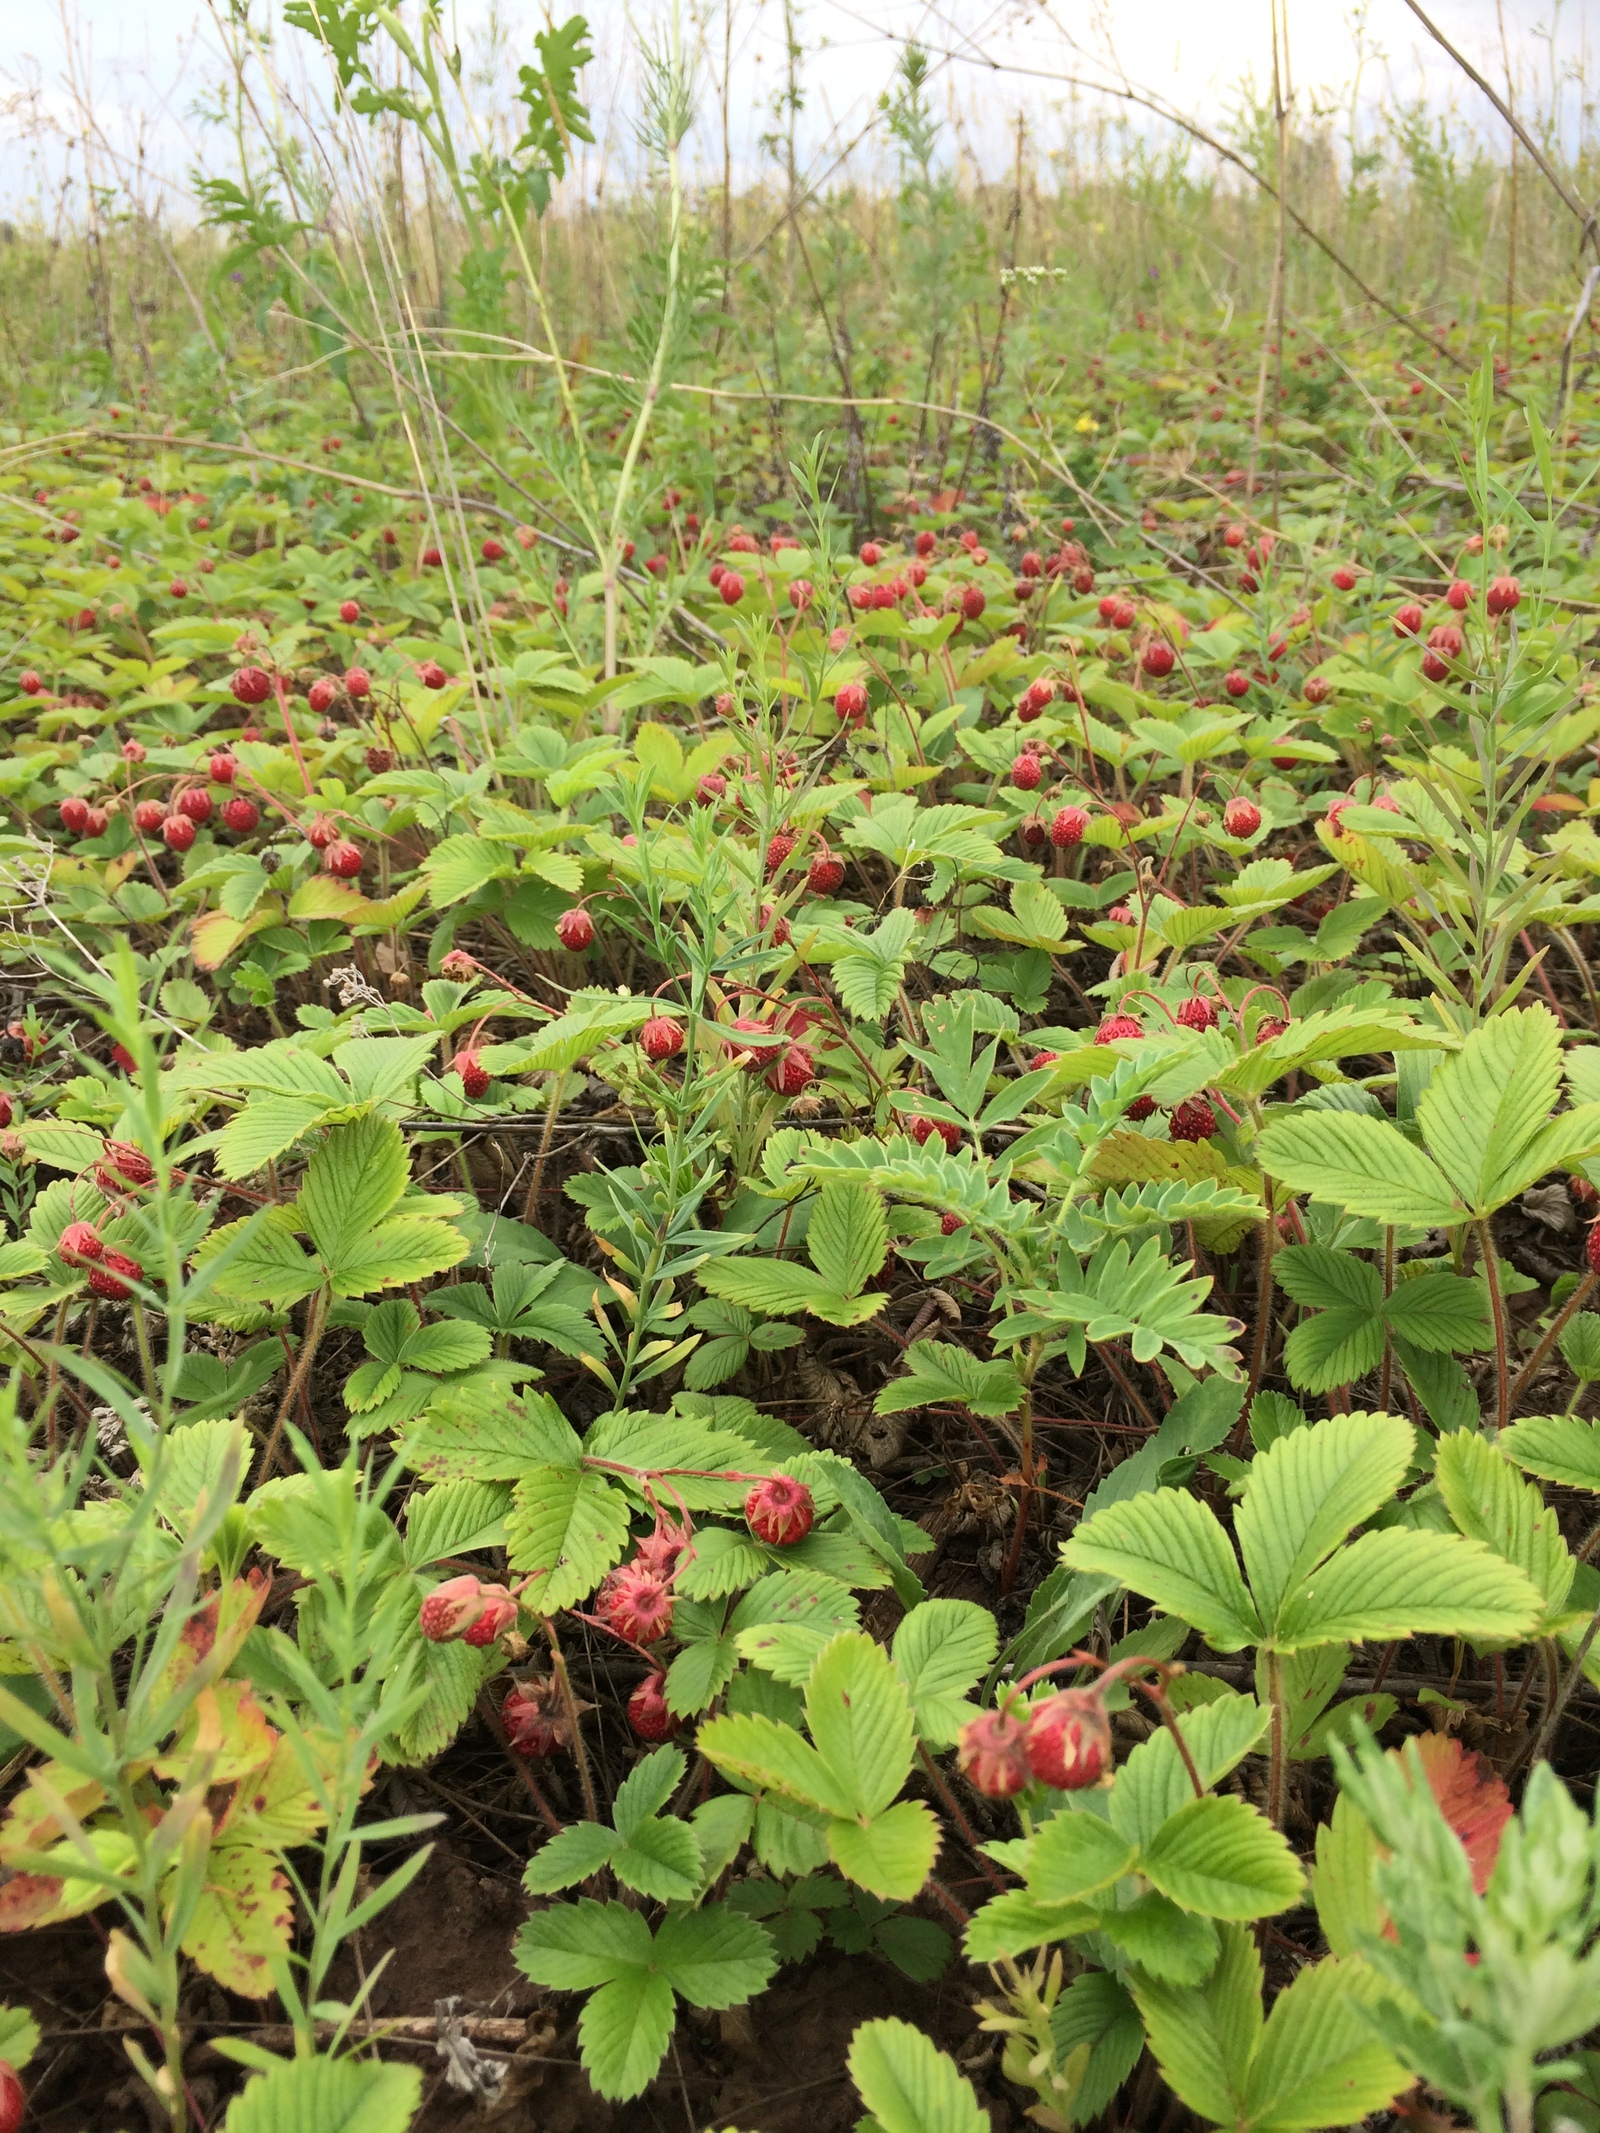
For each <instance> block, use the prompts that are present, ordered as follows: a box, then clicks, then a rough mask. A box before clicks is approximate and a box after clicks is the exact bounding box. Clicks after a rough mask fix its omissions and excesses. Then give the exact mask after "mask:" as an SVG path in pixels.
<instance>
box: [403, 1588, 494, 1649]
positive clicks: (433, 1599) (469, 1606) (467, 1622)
mask: <svg viewBox="0 0 1600 2133" xmlns="http://www.w3.org/2000/svg"><path fill="white" fill-rule="evenodd" d="M486 1600H487V1595H486V1593H485V1591H484V1588H483V1586H482V1585H481V1584H480V1583H479V1581H478V1580H477V1579H476V1578H475V1577H473V1576H472V1574H471V1573H470V1572H463V1574H462V1575H461V1576H460V1577H456V1578H447V1579H446V1580H445V1582H444V1583H443V1584H442V1585H435V1586H434V1588H433V1590H432V1592H430V1593H429V1594H428V1595H427V1597H426V1598H425V1599H424V1601H423V1603H422V1605H421V1607H420V1608H418V1610H417V1627H418V1629H420V1630H421V1632H422V1634H423V1635H424V1636H425V1637H426V1638H427V1640H428V1642H429V1643H430V1644H448V1643H450V1642H451V1640H452V1639H453V1638H456V1637H459V1636H461V1635H462V1634H463V1632H464V1631H466V1630H469V1629H470V1628H471V1627H472V1625H473V1623H474V1622H476V1621H477V1619H478V1617H479V1616H480V1615H481V1614H482V1613H483V1610H484V1606H485V1604H486Z"/></svg>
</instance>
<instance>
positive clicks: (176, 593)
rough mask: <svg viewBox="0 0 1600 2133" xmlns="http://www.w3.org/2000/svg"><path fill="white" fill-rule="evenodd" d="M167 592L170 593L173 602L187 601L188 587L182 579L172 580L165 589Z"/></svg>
mask: <svg viewBox="0 0 1600 2133" xmlns="http://www.w3.org/2000/svg"><path fill="white" fill-rule="evenodd" d="M167 591H168V592H169V593H171V595H172V597H173V599H174V600H187V599H188V597H189V587H188V585H187V583H186V582H185V580H184V579H182V578H174V579H173V581H172V583H171V584H170V585H169V586H168V587H167Z"/></svg>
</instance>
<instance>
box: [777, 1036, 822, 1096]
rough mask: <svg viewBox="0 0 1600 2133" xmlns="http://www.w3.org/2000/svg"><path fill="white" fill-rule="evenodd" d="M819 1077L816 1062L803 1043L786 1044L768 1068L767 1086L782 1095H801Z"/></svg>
mask: <svg viewBox="0 0 1600 2133" xmlns="http://www.w3.org/2000/svg"><path fill="white" fill-rule="evenodd" d="M816 1078H817V1068H816V1062H815V1061H814V1060H813V1059H812V1057H811V1054H810V1053H809V1052H808V1051H807V1050H806V1048H805V1046H804V1045H803V1044H791V1045H787V1046H785V1048H784V1050H783V1051H782V1052H781V1053H780V1054H779V1056H778V1058H777V1059H776V1060H775V1061H774V1062H773V1064H772V1065H771V1066H769V1067H768V1068H767V1086H768V1088H770V1089H775V1090H776V1091H777V1093H778V1094H779V1095H780V1096H800V1095H803V1094H804V1092H805V1091H806V1090H807V1089H809V1088H810V1086H811V1084H812V1083H813V1082H814V1081H815V1080H816Z"/></svg>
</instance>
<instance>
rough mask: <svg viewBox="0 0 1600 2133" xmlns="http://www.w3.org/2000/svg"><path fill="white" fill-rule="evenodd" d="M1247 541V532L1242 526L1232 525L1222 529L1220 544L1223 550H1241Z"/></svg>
mask: <svg viewBox="0 0 1600 2133" xmlns="http://www.w3.org/2000/svg"><path fill="white" fill-rule="evenodd" d="M1248 539H1249V533H1248V530H1247V529H1246V528H1245V527H1243V526H1240V525H1232V526H1227V527H1225V528H1224V529H1223V534H1222V544H1223V546H1224V547H1225V548H1242V547H1243V546H1244V544H1245V542H1246V541H1247V540H1248Z"/></svg>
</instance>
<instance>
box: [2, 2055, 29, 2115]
mask: <svg viewBox="0 0 1600 2133" xmlns="http://www.w3.org/2000/svg"><path fill="white" fill-rule="evenodd" d="M27 2115H28V2097H27V2091H26V2090H25V2089H24V2088H23V2086H22V2083H21V2082H20V2081H19V2080H18V2078H17V2070H16V2068H15V2067H14V2066H12V2065H11V2063H10V2062H9V2061H8V2060H5V2059H0V2133H20V2129H21V2126H22V2121H23V2120H24V2119H25V2118H26V2117H27Z"/></svg>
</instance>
